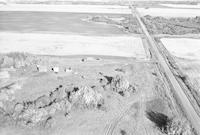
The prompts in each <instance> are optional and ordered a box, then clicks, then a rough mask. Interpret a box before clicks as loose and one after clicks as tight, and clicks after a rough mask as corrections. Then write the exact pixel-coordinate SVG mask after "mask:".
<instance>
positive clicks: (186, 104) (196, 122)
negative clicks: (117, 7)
mask: <svg viewBox="0 0 200 135" xmlns="http://www.w3.org/2000/svg"><path fill="white" fill-rule="evenodd" d="M131 8H132V13H133V15H134V17H136V18H137V20H138V22H139V24H140V26H141V28H142V30H143V32H144V34H145V36H146V38H147V40H148V41H149V45H150V47H151V50H152V51H153V53H154V54H155V56H156V57H157V59H158V61H159V64H160V65H161V67H162V68H163V71H164V72H165V74H166V76H167V79H168V80H169V82H170V83H171V85H172V87H173V89H174V93H175V96H176V98H177V99H178V101H180V104H181V107H182V108H183V110H184V112H185V114H186V116H187V118H188V119H189V120H190V122H191V124H192V126H193V127H194V128H195V130H196V132H197V134H200V117H199V116H198V114H197V113H196V111H195V109H194V108H193V106H192V104H191V103H190V101H189V99H188V98H187V96H186V94H185V93H184V91H183V90H182V88H181V86H180V85H179V83H178V81H177V80H176V78H175V76H174V75H173V73H172V72H171V70H170V68H169V67H168V65H167V63H166V61H165V59H164V58H163V56H162V55H161V54H160V52H159V50H158V48H157V46H156V43H155V41H154V40H153V38H152V37H151V36H150V34H149V33H148V31H147V28H146V27H145V25H144V23H143V22H142V20H141V17H140V14H139V13H138V11H137V9H135V8H134V7H131Z"/></svg>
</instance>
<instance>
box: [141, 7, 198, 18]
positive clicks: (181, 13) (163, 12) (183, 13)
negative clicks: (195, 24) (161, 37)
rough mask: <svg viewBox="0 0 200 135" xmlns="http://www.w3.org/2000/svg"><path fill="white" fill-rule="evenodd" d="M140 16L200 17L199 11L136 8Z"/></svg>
mask: <svg viewBox="0 0 200 135" xmlns="http://www.w3.org/2000/svg"><path fill="white" fill-rule="evenodd" d="M137 9H138V11H139V13H140V14H141V15H142V16H145V15H151V16H163V17H196V16H200V10H199V9H172V8H148V9H145V8H137Z"/></svg>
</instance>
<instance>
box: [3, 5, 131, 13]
mask: <svg viewBox="0 0 200 135" xmlns="http://www.w3.org/2000/svg"><path fill="white" fill-rule="evenodd" d="M0 11H38V12H42V11H44V12H73V13H110V14H131V10H130V9H129V7H128V6H118V5H44V4H8V5H0Z"/></svg>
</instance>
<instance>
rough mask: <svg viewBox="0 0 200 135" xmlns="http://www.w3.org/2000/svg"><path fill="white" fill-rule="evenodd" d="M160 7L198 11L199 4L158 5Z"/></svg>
mask: <svg viewBox="0 0 200 135" xmlns="http://www.w3.org/2000/svg"><path fill="white" fill-rule="evenodd" d="M160 5H162V6H166V7H173V8H195V9H196V8H197V9H198V8H199V9H200V4H197V5H186V4H160Z"/></svg>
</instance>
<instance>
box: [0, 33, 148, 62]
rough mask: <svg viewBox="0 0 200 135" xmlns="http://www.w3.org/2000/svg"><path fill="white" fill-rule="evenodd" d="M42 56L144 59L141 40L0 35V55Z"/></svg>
mask: <svg viewBox="0 0 200 135" xmlns="http://www.w3.org/2000/svg"><path fill="white" fill-rule="evenodd" d="M8 52H29V53H33V54H41V55H105V56H122V57H136V58H138V59H145V58H146V55H145V51H144V48H143V44H142V40H141V38H139V37H133V36H131V35H130V36H106V37H103V36H79V35H62V34H60V35H59V34H28V33H24V34H18V33H0V53H8Z"/></svg>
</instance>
